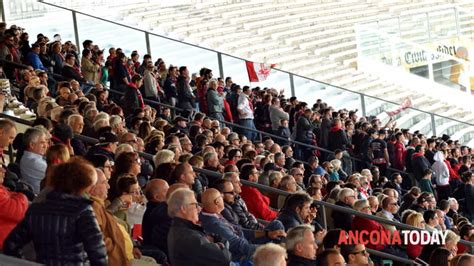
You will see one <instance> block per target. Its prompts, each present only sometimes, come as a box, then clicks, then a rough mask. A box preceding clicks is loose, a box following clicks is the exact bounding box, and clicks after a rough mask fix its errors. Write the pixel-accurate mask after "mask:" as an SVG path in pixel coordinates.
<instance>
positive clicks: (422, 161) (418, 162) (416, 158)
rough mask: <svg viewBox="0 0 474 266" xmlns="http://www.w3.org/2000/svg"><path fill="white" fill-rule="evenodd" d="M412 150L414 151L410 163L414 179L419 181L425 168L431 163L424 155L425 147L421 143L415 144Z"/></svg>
mask: <svg viewBox="0 0 474 266" xmlns="http://www.w3.org/2000/svg"><path fill="white" fill-rule="evenodd" d="M414 151H415V153H413V156H412V158H411V165H412V168H413V174H414V175H415V179H416V181H417V182H420V180H421V178H422V177H423V174H424V172H425V170H426V169H429V168H430V167H431V164H430V162H429V161H428V159H426V157H425V148H424V147H423V146H422V145H418V146H416V147H415V150H414Z"/></svg>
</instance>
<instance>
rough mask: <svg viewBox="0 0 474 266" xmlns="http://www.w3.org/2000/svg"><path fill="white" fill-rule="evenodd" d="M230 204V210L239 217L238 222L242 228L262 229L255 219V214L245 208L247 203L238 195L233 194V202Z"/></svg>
mask: <svg viewBox="0 0 474 266" xmlns="http://www.w3.org/2000/svg"><path fill="white" fill-rule="evenodd" d="M231 206H232V210H233V211H234V212H235V213H236V214H237V216H238V217H239V224H240V225H241V226H242V227H243V228H247V229H252V230H261V229H263V226H262V225H261V224H260V223H259V222H258V221H257V219H256V218H255V216H253V214H251V213H250V212H249V210H248V209H247V204H245V201H244V200H243V199H242V198H241V197H240V196H239V195H236V196H235V200H234V203H233V204H232V205H231Z"/></svg>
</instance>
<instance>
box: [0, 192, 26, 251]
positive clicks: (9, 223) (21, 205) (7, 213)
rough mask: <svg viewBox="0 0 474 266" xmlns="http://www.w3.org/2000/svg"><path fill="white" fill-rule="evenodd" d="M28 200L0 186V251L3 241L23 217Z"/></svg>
mask: <svg viewBox="0 0 474 266" xmlns="http://www.w3.org/2000/svg"><path fill="white" fill-rule="evenodd" d="M27 209H28V200H27V199H26V197H25V195H23V194H21V193H16V192H10V191H8V190H7V189H6V188H5V187H4V186H3V185H0V250H2V249H3V241H5V238H7V236H8V234H10V232H11V231H12V230H13V228H15V226H16V225H17V223H19V222H20V221H21V220H22V219H23V217H24V216H25V213H26V210H27Z"/></svg>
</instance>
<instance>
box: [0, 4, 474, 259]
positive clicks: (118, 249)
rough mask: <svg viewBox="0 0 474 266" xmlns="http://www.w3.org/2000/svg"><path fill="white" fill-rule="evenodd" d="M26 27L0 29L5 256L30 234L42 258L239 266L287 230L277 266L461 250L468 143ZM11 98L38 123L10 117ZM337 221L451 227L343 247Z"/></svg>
mask: <svg viewBox="0 0 474 266" xmlns="http://www.w3.org/2000/svg"><path fill="white" fill-rule="evenodd" d="M216 3H218V2H216ZM282 6H285V4H282ZM215 7H216V9H217V6H215ZM141 8H145V9H146V6H142V7H141ZM236 8H237V7H236ZM242 8H248V7H246V6H245V5H242ZM401 8H405V7H401ZM406 8H409V6H407V7H406ZM6 26H7V25H6ZM5 28H8V27H5ZM21 31H22V30H21V29H18V28H16V29H15V28H10V29H5V30H4V32H3V40H2V42H1V43H0V49H3V50H0V51H1V52H3V53H4V54H3V55H2V56H3V57H2V58H0V59H1V60H2V65H3V70H4V75H5V77H6V78H8V80H9V83H10V84H11V92H12V95H10V93H9V91H8V90H7V91H6V95H4V97H5V98H6V99H7V100H6V101H5V104H4V106H3V108H4V111H7V112H5V113H4V114H2V115H1V116H2V117H4V119H2V120H0V146H2V147H6V146H9V151H7V150H5V151H2V153H1V156H2V162H3V167H2V169H3V171H0V177H1V178H0V180H1V181H2V184H0V192H1V194H0V196H1V198H0V202H2V204H0V209H1V210H2V211H1V212H0V220H1V221H2V225H5V226H2V229H1V230H0V233H1V234H0V236H1V239H0V244H1V245H0V249H1V250H2V252H3V253H4V254H6V255H10V256H15V257H21V258H31V254H25V253H23V252H21V249H22V247H23V246H24V245H25V244H26V243H27V242H29V241H31V240H32V241H33V244H34V250H35V253H36V254H35V255H36V256H34V257H35V260H36V261H37V262H39V263H46V264H67V263H87V262H90V263H91V264H94V265H106V264H107V263H108V264H109V265H119V264H121V265H122V264H123V265H128V264H132V265H133V264H140V265H143V264H147V265H148V264H156V263H160V264H168V263H171V265H198V264H203V265H229V263H230V262H231V261H232V262H236V263H240V265H247V264H248V263H251V261H252V256H253V255H254V252H255V251H256V250H257V251H258V250H260V248H257V247H258V246H265V247H266V246H267V245H268V244H265V243H269V242H277V243H281V242H282V241H284V242H285V243H286V248H287V253H288V265H294V264H297V263H300V264H301V263H304V264H305V265H332V264H331V263H330V262H329V261H331V262H333V263H334V261H335V260H340V261H342V263H344V261H345V262H346V263H349V264H351V265H352V264H354V265H367V264H368V263H369V261H371V263H374V264H375V265H385V263H394V264H396V265H398V264H412V265H418V264H419V263H423V261H424V262H428V261H430V262H431V261H432V260H434V258H435V257H434V256H435V255H431V254H432V253H431V252H432V251H433V250H435V249H436V248H439V249H442V250H447V253H448V254H451V255H449V257H454V256H456V254H457V253H458V254H464V253H466V254H465V255H461V256H464V258H462V260H464V263H466V261H467V264H466V265H469V264H470V262H472V260H473V257H472V255H469V254H468V253H472V246H473V244H472V242H471V240H472V235H473V234H472V233H474V231H473V230H472V224H471V223H472V222H473V214H474V211H473V210H472V206H471V204H470V202H472V197H473V195H474V188H473V182H474V179H473V177H472V166H471V163H472V157H471V156H472V154H473V152H472V149H471V148H470V147H467V146H462V145H461V144H460V143H459V142H457V141H453V140H451V139H450V137H449V136H447V135H443V136H442V137H439V138H436V137H434V138H431V137H429V136H425V135H423V134H421V133H419V132H414V131H411V132H410V131H408V130H402V129H400V128H397V127H395V126H394V125H393V123H388V124H387V125H383V124H382V123H381V121H380V120H378V119H375V118H373V117H370V116H368V117H358V116H357V115H355V114H356V112H352V110H346V109H339V108H338V107H337V106H334V107H332V106H331V105H328V104H326V103H325V101H326V99H325V97H324V96H325V95H324V93H321V94H320V95H321V99H322V101H321V102H318V103H316V104H315V105H314V106H311V104H312V103H309V104H310V105H308V104H307V103H304V102H302V101H300V99H298V98H288V97H285V95H283V94H281V93H279V92H278V91H277V90H275V89H273V88H250V87H248V86H242V87H240V86H239V85H238V83H237V82H239V81H237V80H235V81H232V80H230V79H224V77H220V78H221V79H220V80H217V79H215V78H213V77H212V75H211V74H210V73H211V70H209V69H206V68H203V69H201V70H200V73H199V75H198V76H197V77H196V78H195V79H191V76H190V71H194V70H191V69H189V70H188V69H187V68H186V67H183V66H179V67H173V66H170V67H169V68H165V69H160V68H159V67H160V65H162V63H161V62H159V61H158V62H157V64H156V66H155V64H154V60H152V59H155V58H154V57H153V58H149V59H146V60H145V59H143V58H140V56H138V54H137V53H132V54H130V57H128V55H125V54H123V53H122V52H121V51H120V50H118V49H116V50H113V51H111V53H110V55H108V56H107V55H106V54H103V52H102V51H101V50H100V48H99V47H96V46H95V45H94V42H93V41H90V42H88V41H85V42H84V43H83V48H81V51H82V52H81V55H82V56H80V55H78V54H77V52H76V48H74V47H73V45H72V44H70V43H69V44H68V43H61V42H60V41H49V40H48V37H50V36H39V37H37V40H35V41H31V46H30V44H29V42H27V41H25V39H22V40H20V38H19V37H20V35H21ZM26 32H27V29H26ZM32 40H33V38H32ZM23 55H26V56H23ZM58 57H59V58H58ZM36 59H37V60H36ZM76 59H77V60H76ZM55 60H63V61H60V62H61V63H62V64H61V66H62V69H60V70H56V71H55V70H54V66H55V65H54V64H52V62H53V61H55ZM142 60H143V61H142ZM106 62H107V63H106ZM171 63H172V62H171ZM105 64H107V66H110V67H109V68H107V67H106V65H105ZM33 66H35V67H33ZM43 67H44V68H45V70H41V69H42V68H43ZM141 72H142V73H143V75H140V74H139V73H141ZM106 73H108V74H109V77H108V79H105V78H104V77H105V76H106ZM103 78H104V79H103ZM108 81H110V86H111V88H110V89H109V88H108V85H109V82H108ZM234 82H235V83H234ZM2 85H3V86H5V85H7V86H8V83H7V81H6V80H5V79H4V80H3V83H2ZM7 86H6V87H7ZM8 87H10V86H8ZM13 97H16V99H17V100H20V101H21V103H20V102H18V101H16V100H15V98H13ZM344 97H346V96H344ZM22 105H24V106H26V107H27V108H31V110H32V111H34V113H35V114H36V117H33V119H34V120H33V122H32V121H31V118H30V121H27V120H25V119H21V118H20V119H19V118H17V117H15V116H11V114H12V113H13V114H16V115H21V114H23V113H25V110H26V108H18V106H22ZM368 108H369V110H372V109H376V108H381V107H377V106H375V107H370V106H369V107H368ZM374 112H375V111H374ZM369 113H370V112H369ZM8 114H10V115H8ZM24 117H28V116H24ZM12 121H16V125H15V124H14V123H13V122H12ZM21 125H27V128H26V130H21ZM442 126H446V125H442ZM446 127H447V126H446ZM272 128H273V129H272ZM275 128H276V130H275ZM257 129H258V130H257ZM17 130H18V133H19V134H17ZM425 150H426V151H425ZM12 151H14V153H13V152H12ZM7 154H8V155H7ZM43 156H44V157H45V159H44V158H43ZM70 157H71V158H70ZM81 158H83V159H81ZM30 162H31V163H30ZM43 165H44V166H45V167H43ZM94 167H95V168H96V169H94ZM428 169H432V170H433V171H432V172H430V171H427V170H428ZM433 172H434V173H433ZM432 175H433V179H432ZM239 179H240V180H239ZM40 182H41V184H40ZM434 184H435V185H436V187H434V186H433V185H434ZM40 187H41V189H40ZM142 191H143V192H142ZM28 201H32V202H33V204H32V205H30V206H28ZM280 202H282V203H283V204H282V205H283V207H282V208H278V206H279V204H280ZM200 206H202V207H203V209H202V210H201V207H200ZM58 210H60V211H58ZM419 213H423V215H421V218H420V215H419ZM198 215H199V216H198ZM275 218H276V219H275ZM199 221H202V222H203V223H202V226H203V228H204V230H203V229H202V228H201V226H200V225H199V224H200V223H199ZM204 221H206V222H205V223H204ZM304 224H309V225H311V226H312V227H306V226H304ZM64 225H65V226H64ZM78 225H81V226H78ZM341 228H342V229H346V230H348V231H350V232H352V231H355V230H370V231H371V232H372V231H377V232H382V231H385V230H391V228H392V229H394V230H395V229H398V230H400V229H407V230H416V231H419V230H421V231H429V230H439V231H443V232H446V234H447V236H448V238H447V242H446V243H444V244H442V245H425V246H422V245H410V244H409V245H406V246H403V247H401V246H395V245H377V243H369V244H367V245H363V244H357V245H346V244H341V243H339V242H338V240H339V239H340V232H339V231H340V229H341ZM338 230H339V231H338ZM168 231H169V234H168ZM307 231H310V232H309V233H308V232H307ZM183 232H185V233H183ZM211 232H212V236H211V237H206V234H209V233H211ZM51 236H54V237H51ZM84 236H86V237H84ZM214 244H216V245H214ZM264 244H265V245H264ZM317 246H319V247H317ZM334 248H335V249H334ZM84 253H87V257H86V256H84ZM262 253H264V252H256V253H255V256H264V255H261V254H262ZM369 254H370V256H369ZM433 254H435V253H433ZM436 258H437V257H436ZM0 259H1V258H0ZM449 259H451V260H455V258H448V255H447V256H446V257H445V258H443V259H442V261H443V260H446V262H447V261H448V260H449ZM458 259H459V260H461V258H458ZM387 260H390V262H388V261H387ZM255 261H261V259H260V260H259V259H257V258H255ZM459 265H464V264H459Z"/></svg>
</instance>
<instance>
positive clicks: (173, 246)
mask: <svg viewBox="0 0 474 266" xmlns="http://www.w3.org/2000/svg"><path fill="white" fill-rule="evenodd" d="M199 209H200V208H199V205H198V203H197V201H196V198H195V197H194V192H193V191H192V190H190V189H184V188H183V189H178V190H176V191H174V192H173V193H172V194H171V195H170V197H169V198H168V215H169V216H170V217H171V218H172V222H171V228H170V231H169V234H168V252H169V253H168V254H169V259H170V262H171V264H172V265H173V266H188V265H222V266H224V265H229V264H230V260H231V254H230V252H229V250H228V249H227V248H226V246H225V245H223V244H222V243H219V242H212V241H211V240H210V239H211V238H208V237H207V236H206V234H205V233H204V232H203V229H202V227H200V226H198V223H199V217H198V213H199ZM213 240H214V241H216V239H215V238H213Z"/></svg>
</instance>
